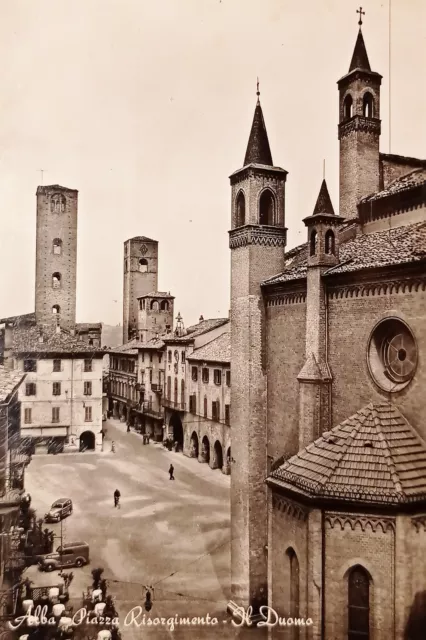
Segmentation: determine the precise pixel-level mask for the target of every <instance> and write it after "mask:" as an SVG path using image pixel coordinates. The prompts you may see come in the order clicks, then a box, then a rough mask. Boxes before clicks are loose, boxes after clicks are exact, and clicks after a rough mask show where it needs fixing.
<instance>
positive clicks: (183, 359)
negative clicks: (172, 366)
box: [180, 351, 185, 364]
mask: <svg viewBox="0 0 426 640" xmlns="http://www.w3.org/2000/svg"><path fill="white" fill-rule="evenodd" d="M180 357H181V360H182V364H185V351H181V354H180Z"/></svg>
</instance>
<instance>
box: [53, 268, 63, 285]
mask: <svg viewBox="0 0 426 640" xmlns="http://www.w3.org/2000/svg"><path fill="white" fill-rule="evenodd" d="M52 287H53V288H54V289H60V287H61V274H60V273H58V272H57V271H56V272H55V273H54V274H53V275H52Z"/></svg>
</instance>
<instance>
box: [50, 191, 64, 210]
mask: <svg viewBox="0 0 426 640" xmlns="http://www.w3.org/2000/svg"><path fill="white" fill-rule="evenodd" d="M65 204H66V200H65V198H64V196H63V195H62V194H61V193H55V194H54V195H53V196H52V198H51V200H50V210H51V212H52V213H64V211H65Z"/></svg>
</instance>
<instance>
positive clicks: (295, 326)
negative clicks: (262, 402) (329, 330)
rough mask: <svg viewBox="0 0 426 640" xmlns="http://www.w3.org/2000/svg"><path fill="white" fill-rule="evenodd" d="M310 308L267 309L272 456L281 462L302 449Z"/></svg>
mask: <svg viewBox="0 0 426 640" xmlns="http://www.w3.org/2000/svg"><path fill="white" fill-rule="evenodd" d="M305 332H306V304H305V303H304V302H298V303H294V304H285V305H282V306H267V308H266V340H267V357H266V360H267V371H268V373H269V375H268V386H267V398H268V409H267V425H268V456H271V457H272V458H273V460H277V459H278V458H279V457H281V456H282V455H285V456H290V455H294V454H295V453H297V451H298V447H299V425H298V415H299V383H298V381H297V376H298V374H299V373H300V370H301V369H302V367H303V364H304V359H305Z"/></svg>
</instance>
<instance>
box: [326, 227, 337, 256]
mask: <svg viewBox="0 0 426 640" xmlns="http://www.w3.org/2000/svg"><path fill="white" fill-rule="evenodd" d="M335 244H336V241H335V238H334V233H333V231H332V230H331V229H329V230H328V231H327V233H326V234H325V252H326V253H328V254H332V255H334V253H335V251H336V247H335Z"/></svg>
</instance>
